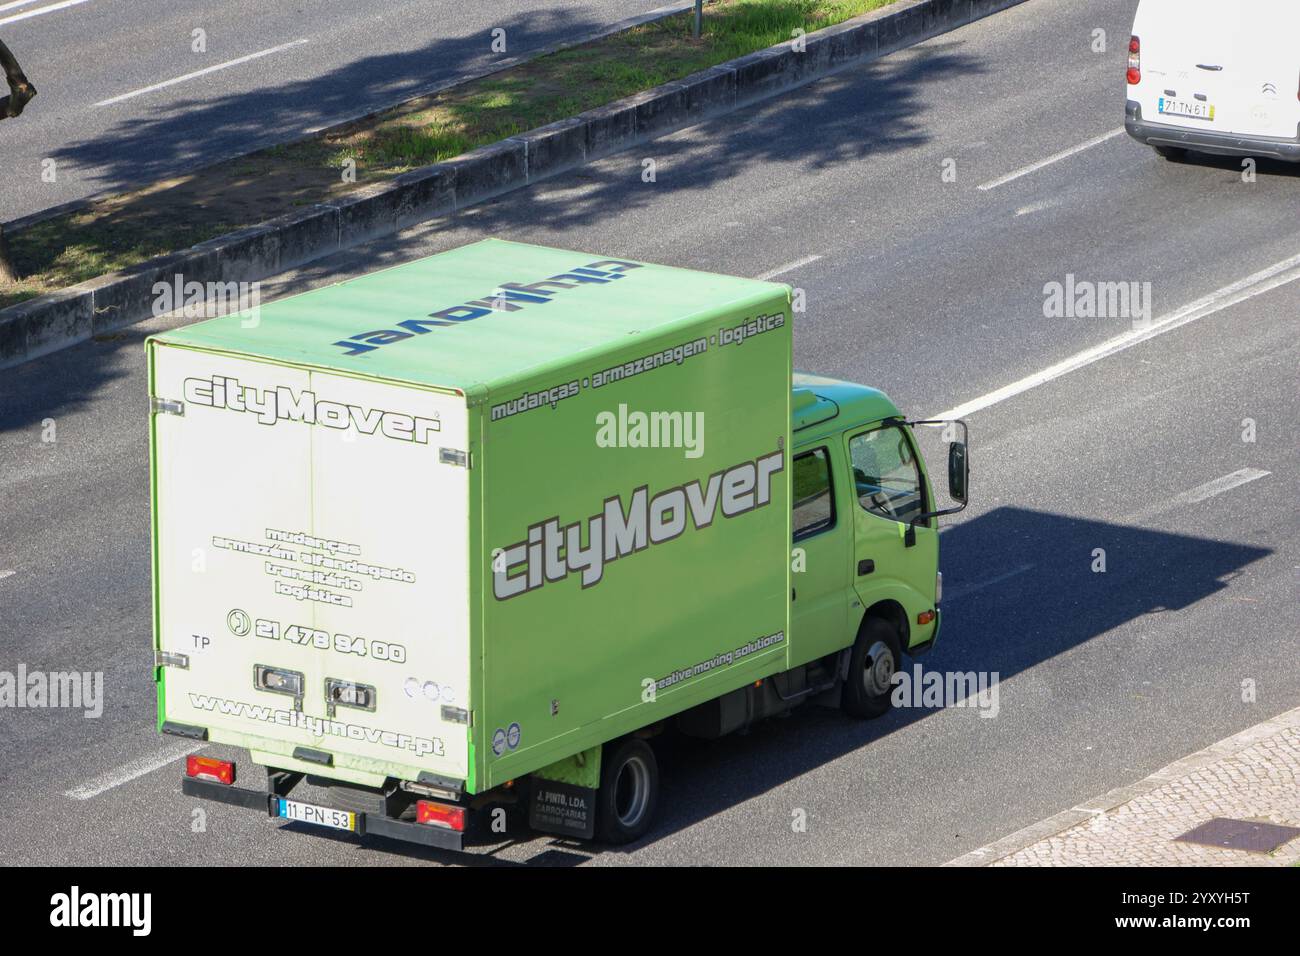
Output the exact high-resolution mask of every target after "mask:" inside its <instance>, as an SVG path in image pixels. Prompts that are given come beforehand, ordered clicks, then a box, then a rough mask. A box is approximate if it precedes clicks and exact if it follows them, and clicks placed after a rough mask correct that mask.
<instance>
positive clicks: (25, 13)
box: [0, 0, 90, 27]
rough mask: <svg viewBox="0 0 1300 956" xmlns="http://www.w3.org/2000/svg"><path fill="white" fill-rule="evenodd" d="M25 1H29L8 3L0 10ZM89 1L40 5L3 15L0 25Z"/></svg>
mask: <svg viewBox="0 0 1300 956" xmlns="http://www.w3.org/2000/svg"><path fill="white" fill-rule="evenodd" d="M27 2H29V0H22V3H11V4H8V5H7V6H3V7H0V11H3V10H12V9H13V8H14V7H21V6H22V5H23V3H27ZM89 2H90V0H63V2H62V3H55V4H51V5H50V6H48V7H41V8H40V9H39V10H24V11H23V12H22V13H15V14H14V15H13V16H12V17H5V18H4V19H3V20H0V27H2V26H4V25H5V24H7V23H17V22H18V21H19V20H27V19H29V18H31V17H39V16H40V15H41V14H42V13H53V12H54V11H55V10H66V9H67V8H68V7H76V6H80V5H81V4H83V3H89Z"/></svg>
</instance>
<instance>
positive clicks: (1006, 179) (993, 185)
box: [979, 126, 1124, 192]
mask: <svg viewBox="0 0 1300 956" xmlns="http://www.w3.org/2000/svg"><path fill="white" fill-rule="evenodd" d="M1123 132H1124V127H1122V126H1121V127H1120V128H1119V129H1113V130H1111V131H1110V132H1109V133H1103V134H1102V135H1100V136H1094V137H1093V138H1092V139H1090V140H1088V141H1087V142H1086V143H1080V144H1079V145H1078V146H1073V147H1071V148H1070V149H1067V150H1066V151H1065V152H1063V153H1057V154H1056V155H1055V156H1048V157H1047V158H1046V159H1044V160H1041V161H1039V162H1037V163H1034V164H1033V165H1032V166H1026V167H1025V168H1024V169H1017V170H1016V171H1015V172H1014V173H1007V175H1005V176H1002V177H1000V178H998V179H995V180H993V181H992V182H987V183H985V184H984V185H983V186H980V187H979V189H980V191H981V192H988V191H989V190H990V189H997V188H998V187H999V186H1005V185H1006V184H1007V183H1010V182H1014V181H1015V180H1017V179H1020V178H1021V177H1022V176H1028V175H1029V174H1030V173H1036V172H1038V171H1039V170H1040V169H1046V168H1047V167H1048V166H1051V165H1052V164H1053V163H1059V162H1060V161H1061V160H1063V159H1069V158H1070V157H1071V156H1077V155H1078V154H1079V153H1082V152H1083V151H1084V150H1088V149H1092V148H1093V147H1094V146H1100V145H1101V144H1102V143H1104V142H1106V141H1107V140H1112V139H1114V138H1115V137H1116V136H1119V135H1121V134H1122V133H1123Z"/></svg>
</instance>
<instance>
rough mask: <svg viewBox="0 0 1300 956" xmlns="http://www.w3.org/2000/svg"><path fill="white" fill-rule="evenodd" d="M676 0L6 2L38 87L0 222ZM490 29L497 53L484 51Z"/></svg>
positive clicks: (11, 135) (378, 102)
mask: <svg viewBox="0 0 1300 956" xmlns="http://www.w3.org/2000/svg"><path fill="white" fill-rule="evenodd" d="M670 5H673V4H671V3H669V0H493V2H492V3H490V4H486V3H464V2H457V0H365V2H364V3H354V2H352V0H292V2H276V3H267V2H264V0H204V2H200V0H72V2H71V4H69V2H68V0H25V2H15V0H0V39H3V40H4V41H5V43H7V44H8V45H9V47H10V48H11V49H12V50H13V51H14V54H15V55H16V56H17V57H18V58H19V61H20V62H21V63H22V64H23V68H24V69H25V70H26V71H27V74H28V76H29V77H30V78H31V80H32V82H33V83H34V84H35V85H36V88H37V90H39V95H38V96H37V98H36V99H35V100H34V101H32V103H31V105H30V106H29V107H28V109H27V111H26V112H25V113H24V114H23V116H22V117H21V118H19V119H17V120H9V121H6V122H5V123H4V124H3V125H0V169H4V170H5V186H4V188H3V189H2V190H0V221H6V220H10V219H14V218H17V217H19V216H25V215H28V214H30V213H33V212H37V211H39V210H42V209H46V208H48V207H50V206H54V205H58V204H60V203H64V202H70V201H72V200H75V199H80V198H83V197H85V196H88V195H93V194H96V193H100V192H104V191H109V190H113V191H116V190H121V189H129V188H134V187H137V186H140V185H143V184H146V183H150V182H153V181H155V180H158V179H163V178H167V177H170V176H173V175H176V174H177V173H180V172H183V171H185V170H187V169H191V168H194V167H197V166H200V165H206V164H207V163H211V162H215V161H217V160H220V159H223V158H225V157H229V156H236V155H239V154H242V153H246V152H250V151H251V150H253V149H256V148H258V147H260V146H263V145H267V144H269V143H273V142H281V141H284V140H286V139H291V138H294V137H296V136H298V135H301V134H302V133H304V132H306V131H307V130H310V129H314V128H318V127H321V126H326V125H330V124H331V123H336V122H339V121H342V120H344V119H348V118H350V117H353V116H357V115H360V114H363V113H366V112H369V111H371V110H375V109H378V108H380V107H383V106H387V105H389V104H392V103H396V102H400V101H401V100H403V99H407V98H409V97H411V96H414V95H417V94H418V93H420V92H423V91H426V90H427V89H428V88H429V87H431V86H435V85H437V84H439V83H444V82H447V81H451V80H455V79H458V78H463V77H465V76H467V75H471V74H474V73H478V72H481V71H483V70H485V69H488V68H490V67H491V66H492V65H493V64H494V63H495V62H496V61H498V60H500V59H501V58H502V57H513V56H518V55H520V54H524V53H528V52H529V51H534V50H537V49H539V48H541V47H544V46H548V45H550V44H555V43H569V42H573V41H575V40H576V39H579V38H582V37H586V36H589V35H592V34H595V33H598V32H600V31H602V30H603V29H605V28H607V27H608V26H610V25H611V24H613V23H616V22H618V21H620V20H623V19H625V18H628V17H633V16H636V15H637V14H641V13H646V12H648V11H650V10H654V9H658V8H659V7H663V6H670ZM498 27H499V28H501V29H504V30H505V45H506V46H505V51H504V52H495V51H493V50H492V47H491V44H492V39H493V37H492V30H493V29H495V28H498ZM195 30H202V31H204V34H205V37H204V40H205V47H206V48H205V49H204V50H202V51H196V50H195V49H194V46H195V37H194V35H193V31H195ZM268 51H270V52H268ZM250 58H251V59H250ZM205 70H206V71H210V72H207V73H203V74H202V75H200V76H193V77H192V74H195V73H200V71H205ZM183 77H191V78H190V79H185V80H183V81H180V82H176V81H178V80H180V79H181V78H183ZM160 84H169V85H165V86H163V87H162V88H161V89H151V88H152V87H156V86H158V85H160ZM141 91H148V92H141ZM133 94H134V95H133ZM120 97H128V98H127V99H121V100H119V98H120ZM112 100H119V101H118V102H108V101H112ZM101 104H103V105H101ZM48 160H53V161H54V167H53V171H54V176H53V180H52V181H51V180H50V179H49V177H48V176H46V175H44V174H45V173H46V172H47V171H48V167H47V165H46V162H47V161H48Z"/></svg>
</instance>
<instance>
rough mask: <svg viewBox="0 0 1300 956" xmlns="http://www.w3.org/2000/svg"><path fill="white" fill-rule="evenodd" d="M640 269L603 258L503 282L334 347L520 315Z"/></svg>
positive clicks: (353, 351)
mask: <svg viewBox="0 0 1300 956" xmlns="http://www.w3.org/2000/svg"><path fill="white" fill-rule="evenodd" d="M640 268H641V263H639V262H624V261H622V260H621V259H601V260H600V261H599V262H590V263H588V264H587V265H585V266H579V267H578V268H576V269H571V270H570V271H568V272H561V273H560V274H559V275H554V276H551V277H550V278H548V279H542V280H541V281H540V282H530V283H527V284H525V283H520V282H503V283H501V285H500V286H498V288H497V291H496V292H494V293H492V294H490V295H486V296H484V297H483V298H481V299H474V300H472V301H470V302H462V303H461V304H460V305H453V306H451V307H450V308H446V309H439V310H438V311H437V312H430V313H429V315H428V317H427V318H423V319H407V320H406V321H405V322H398V323H397V327H396V328H393V329H373V330H372V331H369V332H358V333H357V334H356V335H349V336H348V337H347V338H346V339H342V340H340V341H338V342H334V343H331V344H333V345H337V346H338V347H339V348H341V349H343V354H344V355H347V356H353V355H364V354H365V353H367V352H373V351H375V350H376V349H378V348H380V347H382V346H385V345H392V344H393V343H394V342H401V341H403V340H405V339H409V338H414V337H415V336H417V335H426V334H427V333H429V332H430V331H431V330H433V329H439V328H446V327H447V326H449V325H459V324H460V323H461V322H470V321H473V320H474V319H481V318H483V316H485V315H491V314H492V313H493V312H518V311H520V310H521V309H524V308H527V307H529V306H532V305H545V304H546V303H548V302H550V301H551V300H552V297H553V296H555V295H556V294H557V293H559V292H563V291H564V290H566V289H577V288H579V287H580V286H583V285H608V284H609V283H610V282H613V281H614V280H616V279H622V278H625V276H624V275H623V273H625V272H628V271H629V270H632V269H640Z"/></svg>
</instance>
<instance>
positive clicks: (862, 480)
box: [790, 373, 966, 716]
mask: <svg viewBox="0 0 1300 956" xmlns="http://www.w3.org/2000/svg"><path fill="white" fill-rule="evenodd" d="M793 386H794V387H793V392H792V396H791V418H792V421H791V434H792V449H791V452H792V454H791V464H792V472H791V484H792V488H791V510H792V521H791V535H792V548H793V550H792V555H791V571H792V574H791V582H792V585H793V587H792V590H791V614H790V618H791V624H790V629H791V637H792V641H791V647H792V652H794V651H796V650H797V653H796V654H795V656H794V657H793V659H792V660H791V661H790V664H791V666H799V665H806V664H809V663H811V662H814V661H816V660H817V659H819V658H824V657H825V656H826V655H830V654H834V653H835V652H837V651H841V650H842V649H844V648H845V646H846V643H855V640H854V639H855V637H856V636H859V632H860V631H861V630H862V629H863V628H867V629H870V630H872V631H874V632H875V635H876V637H877V640H874V641H873V644H876V645H878V646H876V647H875V648H874V651H872V649H871V648H867V649H866V650H867V651H872V652H871V653H865V654H863V655H862V656H863V657H864V659H863V660H862V661H861V662H860V665H859V666H860V667H861V668H863V669H864V672H863V673H862V674H861V675H860V676H861V678H862V681H863V682H864V683H865V691H866V696H867V697H868V698H871V699H873V700H874V701H875V703H874V704H873V705H872V708H871V709H872V710H881V709H883V708H887V706H888V693H889V690H890V689H891V687H892V677H893V673H894V671H895V670H896V669H897V667H898V666H899V664H900V660H899V655H900V654H901V653H902V652H907V653H909V654H912V655H916V654H920V653H923V652H925V651H927V650H929V649H930V648H931V647H933V645H934V643H935V641H936V639H937V638H938V635H939V626H940V621H941V617H940V608H939V602H940V599H941V596H942V595H941V576H940V573H939V567H938V565H939V530H938V523H937V519H938V517H939V515H940V514H943V513H948V512H941V511H938V510H937V509H936V507H935V495H934V489H933V485H932V484H931V481H930V476H929V473H928V471H927V469H926V465H925V459H924V458H923V457H922V455H921V453H920V450H919V449H918V447H917V443H916V437H915V435H914V434H913V426H914V425H919V424H923V423H909V422H907V421H906V420H905V418H904V417H903V415H902V414H901V412H900V411H899V410H898V408H897V407H896V406H895V405H894V403H893V402H891V401H890V400H889V398H888V397H887V396H886V395H885V394H884V393H883V392H880V391H878V390H877V389H874V388H868V387H866V386H863V385H856V384H853V383H850V382H842V381H838V380H835V379H827V378H822V377H819V376H812V375H807V374H798V373H797V374H796V375H795V376H794V380H793ZM924 424H930V423H924ZM962 429H963V431H962V437H963V438H964V437H965V435H964V426H962ZM954 434H955V433H954ZM949 449H950V465H951V467H950V479H954V487H952V488H950V491H951V492H953V494H952V497H953V498H954V499H955V500H957V501H959V502H964V498H965V478H966V461H965V459H966V445H965V442H964V441H962V442H957V441H952V442H950V444H949ZM952 510H959V509H952ZM868 622H872V623H868ZM875 622H879V623H878V624H877V623H875ZM886 632H888V634H887V633H886ZM847 669H848V670H849V673H848V674H844V675H842V676H844V677H845V678H849V677H851V676H854V675H853V674H852V672H853V671H854V670H857V669H859V667H858V666H852V665H850V666H849V667H848V668H847ZM882 698H883V700H882ZM870 715H871V714H864V716H870Z"/></svg>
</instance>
